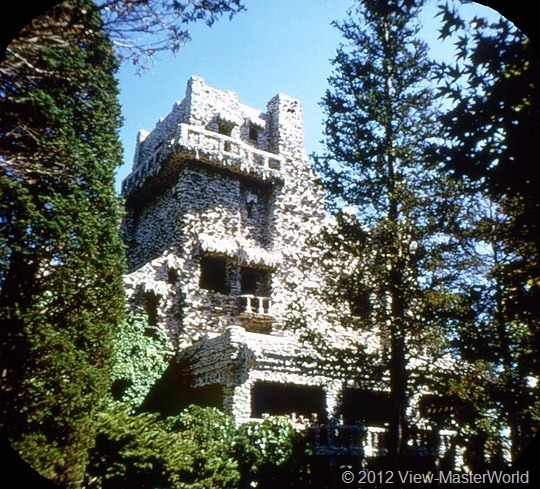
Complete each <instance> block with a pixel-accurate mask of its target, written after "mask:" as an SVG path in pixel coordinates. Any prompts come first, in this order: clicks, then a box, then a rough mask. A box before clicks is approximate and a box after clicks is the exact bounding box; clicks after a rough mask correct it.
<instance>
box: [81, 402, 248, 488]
mask: <svg viewBox="0 0 540 489" xmlns="http://www.w3.org/2000/svg"><path fill="white" fill-rule="evenodd" d="M234 435H235V425H234V421H233V420H232V418H230V417H229V416H227V415H225V414H223V413H221V412H220V411H219V410H217V409H215V408H202V407H199V406H190V407H189V408H187V409H186V410H184V411H183V412H182V413H180V414H179V415H178V416H174V417H169V418H166V419H160V418H159V415H157V414H154V413H141V414H131V413H130V409H129V406H126V405H122V404H120V403H115V404H113V405H111V407H110V409H109V410H108V411H107V412H103V413H100V415H99V416H98V437H97V439H96V446H95V447H94V449H93V451H92V453H91V462H90V467H89V471H88V474H89V485H95V486H96V487H102V488H103V489H123V488H126V489H128V488H129V489H133V488H137V489H146V488H148V489H150V488H152V489H153V488H156V487H170V488H178V489H187V488H190V489H206V488H212V489H220V488H230V487H235V486H236V484H237V482H238V480H239V472H238V466H237V462H236V461H235V460H234V458H233V446H234Z"/></svg>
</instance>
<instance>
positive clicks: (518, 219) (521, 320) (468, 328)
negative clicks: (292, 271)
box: [439, 5, 540, 458]
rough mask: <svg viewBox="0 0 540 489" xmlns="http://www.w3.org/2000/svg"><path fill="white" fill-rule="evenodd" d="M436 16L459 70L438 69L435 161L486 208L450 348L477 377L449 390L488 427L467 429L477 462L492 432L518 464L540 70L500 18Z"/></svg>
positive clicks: (529, 397) (532, 348)
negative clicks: (477, 450) (463, 313)
mask: <svg viewBox="0 0 540 489" xmlns="http://www.w3.org/2000/svg"><path fill="white" fill-rule="evenodd" d="M440 15H441V17H442V19H443V26H442V31H441V35H442V37H444V38H447V37H448V38H450V39H453V40H454V41H455V47H456V62H455V63H454V64H452V65H449V64H442V65H441V66H440V69H439V78H440V80H441V81H442V84H441V88H440V90H441V95H442V96H444V97H446V98H447V99H448V101H449V102H450V110H449V111H448V112H447V113H445V114H444V115H443V117H442V122H443V126H442V127H443V131H442V133H441V135H442V136H443V137H444V138H445V140H446V142H447V144H446V146H445V147H444V148H440V150H439V155H440V156H441V157H442V158H443V160H444V161H445V163H446V166H447V168H448V169H449V170H450V171H451V172H452V174H453V175H454V177H455V178H456V179H459V180H460V181H461V182H463V183H465V185H466V188H467V189H468V191H469V193H471V194H472V193H476V195H478V196H479V198H480V199H481V201H482V202H483V204H482V206H481V209H480V212H479V213H478V215H477V219H476V221H475V223H474V226H473V227H472V228H471V229H470V232H469V234H470V236H471V243H474V245H473V246H471V247H470V249H469V255H470V256H471V257H472V258H473V260H472V261H473V262H476V265H475V266H474V267H473V270H474V271H475V273H476V275H477V279H476V280H475V281H474V282H473V283H471V282H470V281H466V280H464V283H463V288H462V292H463V297H464V298H465V299H466V301H467V302H468V307H469V310H470V312H469V314H468V317H467V318H464V319H465V320H464V321H463V322H461V323H460V324H459V327H458V328H457V339H456V343H455V344H456V351H457V353H458V354H459V355H460V356H461V357H462V358H464V359H466V360H467V361H468V362H469V366H468V370H474V371H476V372H477V374H476V375H474V376H470V375H468V374H467V373H466V372H465V373H464V375H463V377H462V381H461V382H460V383H459V385H458V386H455V387H456V390H457V391H458V392H459V393H460V395H461V396H462V397H463V398H465V399H469V400H470V401H472V402H473V403H474V404H475V406H476V411H477V416H478V420H479V419H484V420H487V419H490V420H491V427H490V426H489V423H486V422H484V423H481V422H478V420H474V421H472V422H471V424H475V425H476V426H477V428H478V430H477V433H476V436H477V437H478V438H479V439H483V440H484V441H483V443H484V445H485V447H486V448H485V450H484V451H483V452H482V450H481V452H482V454H481V455H482V457H483V458H486V457H487V456H488V452H489V450H488V448H487V447H488V445H489V443H492V444H493V443H494V442H493V440H498V441H496V442H495V444H497V443H498V444H499V445H500V437H501V432H502V431H501V429H500V428H498V429H493V426H498V427H500V426H505V427H507V428H508V429H509V430H510V440H511V450H512V453H513V455H514V456H515V455H517V454H518V453H519V452H520V450H521V449H522V448H523V447H524V446H525V444H526V443H527V440H528V439H529V437H530V436H531V435H532V432H533V430H534V427H535V425H537V422H538V421H537V420H538V405H537V401H536V392H537V390H536V388H535V387H534V384H535V380H534V379H535V378H537V376H538V345H539V342H538V338H539V336H538V335H539V323H538V317H539V313H540V310H539V308H538V307H539V306H538V305H539V300H538V299H539V298H540V288H539V281H538V277H539V274H540V266H539V264H540V261H539V258H540V253H539V251H540V248H539V246H538V245H539V243H540V233H539V225H538V223H539V222H540V221H539V218H540V200H539V196H540V186H539V181H540V180H539V176H540V175H539V174H538V165H537V162H536V160H535V153H536V150H535V148H534V145H535V141H536V140H537V139H538V136H539V135H540V105H539V102H540V98H539V95H540V91H539V89H538V80H539V75H540V66H539V64H538V61H537V58H536V54H535V53H534V51H533V50H532V46H531V44H530V41H529V40H528V39H527V38H525V37H524V35H523V34H522V33H520V32H519V31H517V30H516V29H515V28H514V27H513V26H512V25H511V24H509V23H508V22H507V21H506V20H504V19H499V20H494V21H489V20H487V19H484V18H475V19H474V20H473V21H472V22H470V23H466V22H465V21H464V20H463V19H462V18H461V17H460V16H459V15H458V13H457V12H456V11H455V10H454V9H452V8H450V7H449V6H448V5H445V6H441V9H440ZM480 371H481V372H482V374H478V372H480ZM475 393H482V395H480V396H476V397H475Z"/></svg>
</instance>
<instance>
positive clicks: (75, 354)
mask: <svg viewBox="0 0 540 489" xmlns="http://www.w3.org/2000/svg"><path fill="white" fill-rule="evenodd" d="M92 12H93V11H92V9H91V4H90V3H89V2H88V1H87V0H72V1H69V2H64V3H63V4H62V5H61V6H59V7H57V8H55V9H54V10H52V11H51V12H49V13H48V14H47V15H46V16H44V17H41V18H40V19H37V20H36V21H35V22H34V24H33V25H30V26H29V27H28V28H27V29H26V30H25V32H23V33H22V34H21V37H22V40H21V41H20V45H27V44H28V42H29V39H32V37H33V36H34V35H35V32H41V33H44V34H46V33H47V32H49V33H50V34H51V35H50V36H47V35H43V36H42V37H41V38H40V42H39V43H37V44H39V49H35V50H33V51H31V52H29V53H28V52H27V53H25V55H26V58H25V63H23V64H21V65H19V66H18V69H3V70H2V72H1V78H0V87H1V91H0V108H1V113H2V116H1V126H0V127H1V130H0V149H1V151H0V153H1V156H0V170H1V175H0V186H1V190H0V226H1V230H2V233H1V249H0V250H1V251H0V287H1V289H0V307H1V309H0V310H1V317H2V329H1V331H0V344H1V346H0V348H1V359H0V371H1V372H2V375H1V391H0V393H1V397H0V412H1V415H2V418H1V425H2V429H3V430H4V431H5V433H6V434H7V435H8V436H9V438H10V439H11V441H12V443H13V445H14V446H15V447H16V448H17V449H18V450H19V451H20V453H21V454H22V455H23V457H24V458H25V459H26V460H27V461H28V462H30V463H31V465H32V466H33V467H34V468H35V469H36V470H38V471H40V472H41V473H42V474H44V475H45V476H47V477H48V478H50V479H51V480H53V481H55V482H57V483H59V484H61V485H63V486H68V487H72V486H79V485H80V484H81V483H82V480H83V478H84V471H85V466H86V463H87V452H88V449H89V448H90V447H91V446H92V444H93V433H94V416H95V413H96V411H97V410H99V408H100V406H101V404H102V401H103V399H104V398H105V395H106V392H107V390H108V388H109V368H110V361H111V355H112V341H113V337H114V334H115V332H116V327H117V325H118V324H120V321H121V320H122V316H123V309H124V295H123V288H122V273H123V271H124V258H123V247H122V245H121V241H120V238H119V234H118V229H117V228H118V223H119V220H120V207H119V201H118V199H117V197H116V195H115V192H114V178H115V175H114V171H115V168H116V167H117V166H118V165H119V164H120V163H121V155H122V152H121V145H120V143H119V138H118V134H117V130H118V128H119V126H120V122H121V118H120V109H119V105H118V102H117V100H116V97H117V87H116V81H115V78H114V73H115V71H116V69H117V63H116V61H115V58H114V56H113V53H112V50H111V46H110V44H109V42H108V40H107V38H106V37H104V36H103V35H102V34H101V33H100V30H99V26H100V19H99V17H97V16H96V14H95V13H92ZM68 19H69V22H70V25H71V28H70V29H65V30H63V26H65V25H66V22H67V20H68ZM17 43H19V41H17V40H16V41H14V43H13V49H12V51H11V56H13V57H15V59H16V60H17V59H20V58H18V57H17V56H18V54H20V51H19V50H18V46H19V45H18V44H17ZM16 65H17V63H16V61H15V60H13V59H9V58H8V66H11V67H13V66H16ZM4 68H5V66H4Z"/></svg>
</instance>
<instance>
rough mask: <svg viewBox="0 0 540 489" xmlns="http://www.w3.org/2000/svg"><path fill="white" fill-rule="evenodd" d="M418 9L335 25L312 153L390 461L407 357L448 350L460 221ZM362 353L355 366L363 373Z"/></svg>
mask: <svg viewBox="0 0 540 489" xmlns="http://www.w3.org/2000/svg"><path fill="white" fill-rule="evenodd" d="M423 4H424V2H423V1H417V0H411V1H405V0H404V1H399V0H391V1H383V2H381V1H377V0H372V1H371V0H370V1H365V2H358V3H357V5H356V7H355V8H354V9H353V10H352V11H351V12H350V13H349V18H348V19H347V20H345V21H344V22H341V23H339V24H336V25H337V27H338V28H339V29H340V31H341V33H342V35H343V38H344V41H343V43H342V45H341V46H340V47H339V49H338V51H337V56H336V58H335V59H334V71H333V73H332V76H331V77H330V78H329V84H330V88H329V89H328V90H327V92H326V95H325V97H324V99H323V104H322V105H323V107H324V109H325V113H326V126H325V136H326V138H325V143H326V148H327V149H326V153H325V154H323V155H320V156H316V157H315V164H316V169H317V170H318V171H319V173H320V174H321V180H322V182H323V184H324V186H325V188H326V190H327V193H328V195H329V197H330V199H331V200H330V206H331V208H332V210H333V211H334V213H335V215H336V219H335V231H334V232H333V233H330V235H329V239H330V241H329V244H328V246H329V247H330V249H332V250H337V253H339V254H340V255H342V254H344V255H348V256H349V257H350V259H349V260H348V264H347V266H346V267H344V268H343V271H342V272H341V278H340V279H339V280H338V286H339V290H340V291H341V290H342V291H343V295H344V296H345V297H347V298H348V300H349V302H350V304H351V313H353V314H354V315H356V316H357V317H358V321H357V327H358V328H359V329H363V330H371V331H372V332H374V333H376V334H378V335H379V337H380V340H381V341H380V342H381V349H382V352H381V360H380V361H379V365H378V366H379V369H382V371H380V372H379V373H378V377H379V378H381V377H384V378H386V379H387V381H386V386H385V387H386V388H388V389H389V391H390V395H391V406H392V407H391V410H390V412H389V413H388V417H389V418H388V421H389V423H390V431H391V436H390V440H391V442H390V447H389V448H390V451H391V454H392V456H394V457H397V456H399V453H401V452H403V450H404V448H405V446H404V444H405V438H404V437H403V436H402V435H401V434H400V433H403V432H405V431H406V410H407V405H408V402H409V398H410V396H411V394H412V391H413V388H414V387H417V386H413V384H412V379H411V375H410V368H411V367H410V365H409V362H410V360H411V359H414V358H415V357H418V356H422V357H423V358H425V356H426V355H428V356H429V357H430V358H431V359H433V360H434V359H436V358H438V357H440V356H441V355H442V353H443V352H444V339H445V334H446V331H445V329H446V327H447V322H448V316H449V314H448V310H445V309H446V307H447V306H448V305H451V304H452V300H451V298H450V297H449V296H448V292H447V291H448V286H449V284H450V283H451V281H452V276H451V273H450V268H451V261H450V257H451V256H453V253H454V251H455V250H456V249H457V248H458V247H459V242H458V240H457V239H455V237H454V235H453V231H454V229H455V227H456V226H457V223H458V222H459V218H463V217H464V211H463V207H462V202H461V199H460V197H461V196H460V195H459V193H458V192H457V189H456V185H453V184H452V183H451V182H448V181H447V180H446V179H445V178H444V177H443V175H442V172H441V170H442V169H441V168H440V166H438V165H436V164H433V163H431V161H432V160H430V159H428V153H429V150H430V148H431V145H432V144H434V142H435V141H436V136H437V135H438V131H439V127H438V124H437V121H436V117H435V109H436V108H437V107H436V104H435V96H434V93H433V92H432V90H431V88H430V85H429V80H430V78H431V77H432V74H433V67H434V64H433V62H432V61H431V60H430V59H429V58H428V56H427V46H426V44H425V43H424V42H423V41H421V40H420V39H419V38H418V32H419V24H418V20H417V16H418V13H419V11H420V9H421V8H422V7H423ZM370 358H371V357H370V355H365V356H364V359H365V360H367V363H366V365H361V369H362V371H367V372H369V373H370V374H371V373H372V372H373V370H374V369H373V362H372V361H371V362H370ZM360 359H361V358H360ZM374 373H375V374H376V372H374ZM381 374H382V375H381ZM426 378H427V377H424V379H426Z"/></svg>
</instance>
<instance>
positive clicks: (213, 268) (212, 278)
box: [199, 256, 229, 294]
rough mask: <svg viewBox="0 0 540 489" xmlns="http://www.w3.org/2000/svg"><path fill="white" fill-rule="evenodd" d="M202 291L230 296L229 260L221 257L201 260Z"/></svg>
mask: <svg viewBox="0 0 540 489" xmlns="http://www.w3.org/2000/svg"><path fill="white" fill-rule="evenodd" d="M199 287H200V288H201V289H206V290H212V291H214V292H219V293H221V294H228V293H229V287H228V284H227V260H226V259H225V258H221V257H214V256H205V257H203V258H202V259H201V276H200V279H199Z"/></svg>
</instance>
